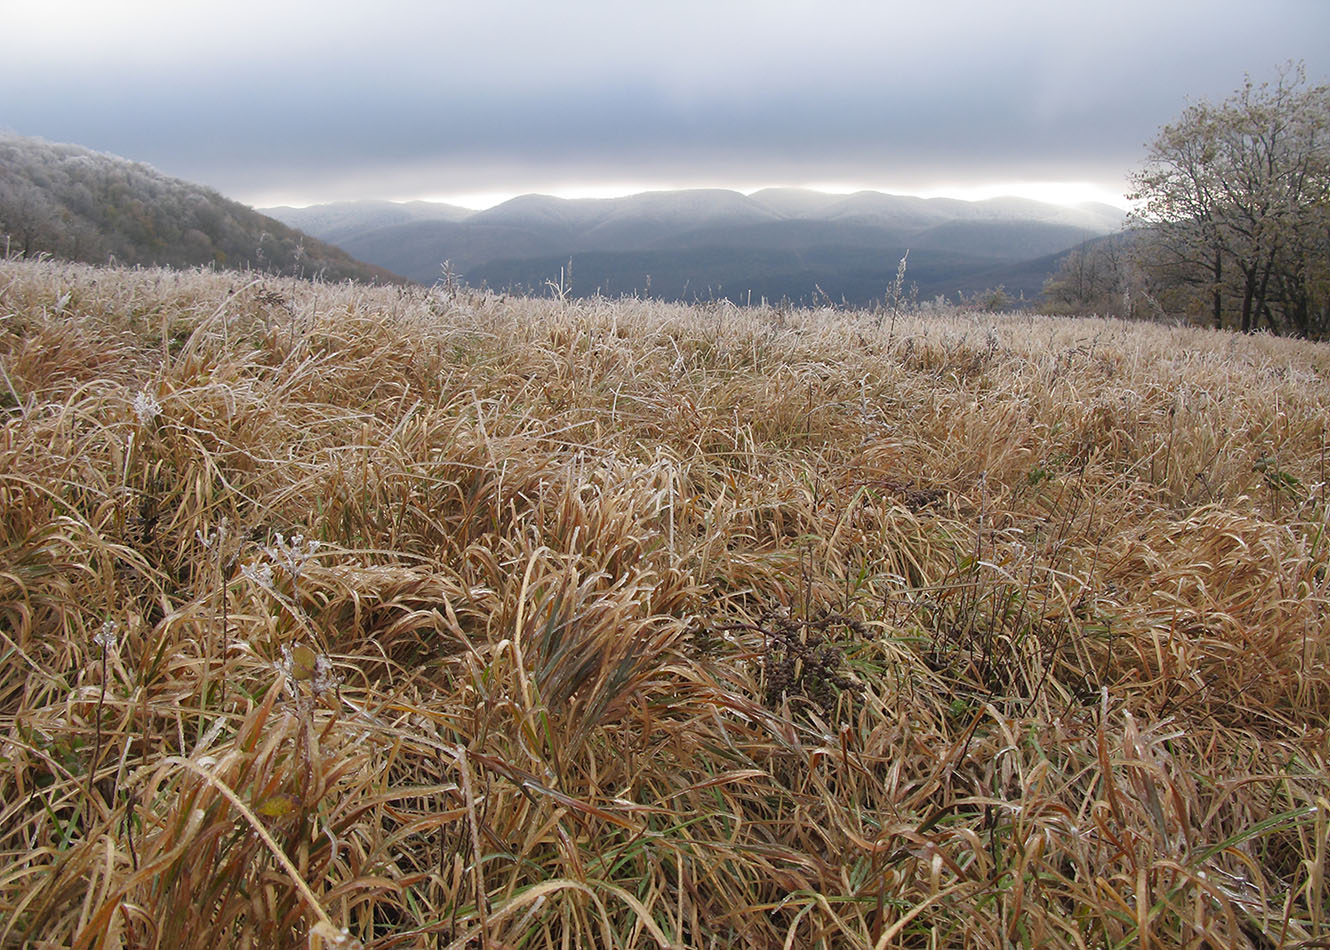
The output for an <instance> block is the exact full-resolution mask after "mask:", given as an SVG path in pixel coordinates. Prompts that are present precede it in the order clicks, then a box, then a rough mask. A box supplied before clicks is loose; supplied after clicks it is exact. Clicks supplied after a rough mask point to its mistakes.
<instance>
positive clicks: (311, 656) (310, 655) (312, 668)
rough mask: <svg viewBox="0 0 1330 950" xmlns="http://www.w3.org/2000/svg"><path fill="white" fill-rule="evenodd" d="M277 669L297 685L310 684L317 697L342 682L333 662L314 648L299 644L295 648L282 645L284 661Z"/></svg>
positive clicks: (282, 660)
mask: <svg viewBox="0 0 1330 950" xmlns="http://www.w3.org/2000/svg"><path fill="white" fill-rule="evenodd" d="M277 668H278V669H279V670H280V671H281V672H282V673H284V674H286V676H287V677H288V678H289V679H291V680H294V681H295V682H297V683H308V684H309V688H310V691H311V692H313V693H314V695H315V696H321V695H323V694H324V693H326V692H328V691H329V690H332V689H335V688H336V687H337V685H338V684H339V683H340V682H341V680H340V678H339V677H338V676H337V673H336V672H335V671H334V670H333V665H332V661H330V660H329V659H328V658H327V657H326V656H324V655H323V654H322V653H319V652H318V651H317V650H315V649H314V648H313V647H311V646H309V645H307V644H304V643H298V644H296V645H295V646H294V647H288V646H286V645H285V644H283V645H282V659H281V660H280V661H279V662H278V663H277Z"/></svg>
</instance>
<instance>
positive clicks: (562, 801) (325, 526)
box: [0, 261, 1330, 950]
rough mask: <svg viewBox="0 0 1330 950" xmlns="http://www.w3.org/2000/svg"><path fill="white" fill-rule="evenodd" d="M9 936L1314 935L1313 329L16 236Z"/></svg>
mask: <svg viewBox="0 0 1330 950" xmlns="http://www.w3.org/2000/svg"><path fill="white" fill-rule="evenodd" d="M0 367H3V376H2V377H0V424H2V425H3V432H2V433H0V512H3V517H2V518H0V946H3V947H20V946H33V947H44V946H51V947H56V946H60V947H64V946H72V947H80V948H93V947H98V948H136V947H162V948H186V947H187V948H194V947H198V948H209V950H219V948H224V947H252V948H284V947H306V946H310V947H357V946H364V947H373V948H390V947H432V948H433V947H437V948H447V947H452V948H459V950H460V948H480V947H484V948H491V950H498V948H516V947H522V948H547V947H549V948H553V947H561V948H577V947H680V948H685V947H686V948H692V947H714V948H723V947H749V948H769V947H799V948H807V947H823V948H832V947H875V948H883V947H918V948H943V947H980V948H1008V947H1068V948H1073V947H1084V948H1098V947H1114V948H1116V947H1123V948H1126V947H1131V948H1150V947H1190V948H1202V947H1205V948H1213V950H1218V948H1229V947H1234V948H1252V950H1268V948H1299V947H1303V948H1311V947H1325V946H1327V945H1330V944H1328V943H1327V941H1330V889H1328V888H1327V882H1326V870H1327V848H1328V847H1330V813H1328V812H1327V809H1330V764H1328V763H1327V757H1328V744H1327V725H1328V723H1327V716H1328V715H1330V671H1328V670H1327V666H1326V663H1327V658H1328V654H1330V624H1328V622H1327V604H1328V603H1330V538H1327V526H1328V522H1327V507H1326V488H1327V481H1328V480H1330V478H1328V475H1327V432H1326V428H1327V419H1330V382H1328V381H1327V380H1328V377H1330V346H1326V345H1314V344H1308V343H1300V342H1295V341H1289V340H1280V339H1273V338H1268V337H1241V336H1237V335H1226V334H1220V333H1215V332H1212V331H1201V330H1193V329H1185V328H1166V327H1161V326H1155V325H1133V324H1126V323H1121V322H1111V321H1101V320H1095V319H1052V318H1042V317H1031V316H1021V315H1018V316H997V315H993V314H985V313H969V314H966V313H956V314H931V315H913V316H911V315H902V316H899V317H896V318H893V317H891V316H890V315H882V314H869V313H860V314H856V313H844V312H833V311H830V310H826V311H783V310H776V309H756V308H755V309H743V310H741V309H737V308H735V307H733V306H731V305H729V304H724V303H722V304H715V305H705V306H694V307H684V306H674V305H666V304H660V303H654V302H647V301H634V300H622V301H605V300H593V301H565V300H559V299H545V300H534V299H516V298H504V297H501V296H498V295H493V294H481V293H479V292H469V291H465V290H452V289H445V288H437V289H435V290H432V291H428V292H427V291H424V290H406V289H398V288H384V289H376V288H365V287H352V286H331V285H322V284H315V283H301V282H296V281H283V280H277V279H265V278H258V277H253V276H246V275H243V274H233V273H206V272H205V273H197V272H196V273H188V274H181V273H171V272H166V271H150V270H144V271H127V270H119V271H117V270H106V269H100V270H99V269H94V268H86V267H79V266H72V265H60V264H53V263H40V262H17V261H5V262H0Z"/></svg>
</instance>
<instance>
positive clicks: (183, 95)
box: [0, 0, 1330, 207]
mask: <svg viewBox="0 0 1330 950" xmlns="http://www.w3.org/2000/svg"><path fill="white" fill-rule="evenodd" d="M0 24H3V38H0V51H3V60H4V63H5V77H4V80H3V81H2V82H0V127H4V128H9V129H11V130H13V131H16V132H19V133H22V134H25V135H36V136H41V137H43V138H46V139H49V140H52V141H57V142H74V143H78V144H80V145H86V146H88V147H91V148H95V149H98V150H101V151H108V152H114V153H116V154H119V155H124V156H126V157H128V158H133V159H135V160H138V161H144V162H147V163H149V164H151V165H153V166H155V167H156V168H158V169H160V170H161V171H163V172H165V173H167V174H170V175H175V176H179V177H182V178H187V179H190V180H192V181H197V182H202V183H204V184H207V185H210V186H212V187H214V188H216V189H218V190H219V191H221V192H222V193H224V194H226V195H228V196H230V197H233V198H237V199H239V200H241V201H244V202H246V203H249V204H253V205H258V206H265V205H274V204H310V203H316V202H324V201H334V200H343V199H353V198H388V199H394V200H402V199H410V198H431V199H438V200H447V201H453V202H457V203H461V204H467V205H470V206H472V207H482V206H485V205H488V204H492V203H494V202H496V201H498V200H501V199H502V198H505V197H509V196H511V195H515V194H521V193H525V192H531V191H538V192H544V193H551V194H561V195H566V196H576V195H608V194H625V193H629V192H634V191H641V190H646V189H650V188H674V187H694V186H717V187H728V188H737V189H739V190H743V191H751V190H753V189H756V188H760V187H763V186H767V185H780V184H784V185H806V186H814V187H822V188H824V189H827V190H833V191H851V190H855V189H857V188H875V189H878V190H883V191H891V192H896V193H912V194H925V195H932V194H954V195H957V196H960V197H983V196H987V195H990V194H996V193H1025V194H1033V195H1035V196H1043V197H1053V198H1059V197H1061V198H1069V199H1080V198H1099V199H1101V200H1110V201H1116V203H1119V204H1121V203H1123V201H1122V199H1121V195H1122V192H1123V191H1124V190H1125V187H1126V185H1125V177H1126V175H1127V173H1128V172H1129V171H1130V170H1131V168H1133V167H1134V166H1135V165H1137V164H1138V163H1139V162H1140V160H1141V158H1142V156H1143V154H1144V147H1145V143H1146V142H1147V141H1149V140H1150V139H1152V138H1153V137H1154V135H1155V133H1156V132H1157V130H1158V128H1159V127H1160V126H1161V125H1162V124H1164V123H1166V122H1168V121H1170V120H1171V119H1173V118H1174V117H1176V116H1177V115H1178V113H1180V112H1181V110H1182V109H1183V108H1184V107H1185V106H1186V104H1187V102H1188V101H1189V100H1196V99H1213V100H1219V99H1223V98H1225V97H1226V96H1227V95H1228V94H1230V93H1231V92H1232V91H1233V90H1234V89H1236V88H1237V87H1238V86H1239V85H1240V84H1241V83H1242V81H1243V76H1244V73H1250V74H1251V75H1252V76H1253V78H1255V79H1258V80H1259V79H1267V78H1272V77H1273V76H1274V75H1275V72H1276V69H1277V67H1278V66H1279V65H1280V64H1282V63H1285V62H1287V61H1289V60H1298V59H1300V60H1304V61H1305V63H1306V66H1307V71H1308V74H1309V77H1310V78H1311V79H1312V80H1313V81H1315V82H1325V81H1330V42H1328V40H1330V0H1098V2H1096V3H1093V4H1091V3H1086V2H1083V0H1048V2H1045V0H1011V2H1000V0H919V2H917V3H899V2H889V0H878V2H870V0H862V2H860V0H809V2H797V0H766V2H759V0H702V2H695V0H668V2H661V3H654V2H643V0H562V2H556V3H549V2H535V0H471V2H447V0H441V2H417V0H372V2H371V0H354V2H346V0H314V2H304V0H299V2H285V0H267V2H254V0H227V2H225V3H217V2H207V3H201V2H194V0H169V2H157V0H0Z"/></svg>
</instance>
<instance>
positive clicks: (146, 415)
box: [134, 389, 162, 426]
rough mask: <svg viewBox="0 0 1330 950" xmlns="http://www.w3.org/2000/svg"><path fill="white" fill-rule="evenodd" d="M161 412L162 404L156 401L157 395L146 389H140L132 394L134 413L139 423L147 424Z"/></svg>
mask: <svg viewBox="0 0 1330 950" xmlns="http://www.w3.org/2000/svg"><path fill="white" fill-rule="evenodd" d="M161 414H162V404H161V403H160V402H158V401H157V397H156V396H154V395H153V394H152V393H150V392H148V391H147V390H146V389H145V390H141V391H140V392H138V393H135V395H134V415H135V416H137V417H138V420H139V425H145V426H146V425H147V424H148V423H150V422H152V421H153V420H154V419H156V418H157V417H158V416H160V415H161Z"/></svg>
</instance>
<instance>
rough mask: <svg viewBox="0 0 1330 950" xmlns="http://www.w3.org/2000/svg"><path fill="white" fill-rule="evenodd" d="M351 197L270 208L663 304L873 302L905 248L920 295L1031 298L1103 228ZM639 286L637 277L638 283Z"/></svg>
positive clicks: (336, 232)
mask: <svg viewBox="0 0 1330 950" xmlns="http://www.w3.org/2000/svg"><path fill="white" fill-rule="evenodd" d="M396 207H397V208H398V209H400V210H398V211H397V212H391V211H388V210H387V209H385V207H384V205H383V203H382V202H362V203H353V204H340V205H335V206H322V207H316V208H305V209H298V210H297V209H284V208H274V209H270V210H271V212H272V213H273V214H274V215H276V216H277V217H280V218H282V220H285V221H287V222H288V223H291V224H295V225H298V226H303V227H308V228H309V229H310V230H311V232H312V233H315V234H318V235H319V236H320V237H322V238H324V239H326V240H329V241H333V242H335V243H337V244H338V245H339V246H340V247H343V248H345V249H346V250H347V251H349V252H350V253H352V254H354V255H356V256H357V257H360V258H362V259H364V260H369V261H374V262H375V263H377V264H380V265H382V266H384V267H388V268H391V269H392V270H394V271H396V272H398V273H401V274H405V275H407V276H409V277H411V278H413V279H415V280H418V281H422V282H430V281H433V280H434V279H435V278H437V277H438V275H439V271H440V266H441V264H442V262H443V261H445V260H446V261H448V262H449V263H450V264H451V266H452V267H453V268H454V269H455V270H456V271H458V272H459V273H460V274H461V275H462V277H464V278H465V279H466V280H467V281H468V282H470V283H472V284H477V285H478V284H482V283H484V284H488V285H490V286H493V287H504V288H508V287H512V288H517V289H533V288H539V287H542V286H543V285H544V284H545V282H546V281H548V280H552V279H557V278H558V277H559V273H560V270H561V269H563V268H566V266H567V264H568V261H569V258H572V259H573V270H574V272H575V273H576V275H577V278H576V280H575V281H574V284H573V292H574V293H575V294H589V293H597V292H599V293H608V294H611V295H617V294H646V293H648V290H649V293H650V295H651V296H653V297H658V298H663V299H693V298H695V297H709V296H721V297H729V298H730V299H734V300H743V299H746V298H748V297H749V296H750V295H751V296H752V297H753V298H754V299H756V298H758V297H761V296H767V297H772V298H779V297H788V298H790V299H792V300H802V301H809V300H812V299H814V298H821V297H823V295H825V296H829V297H831V298H832V299H836V300H842V299H843V300H846V301H848V302H849V303H852V304H863V303H867V302H869V301H870V300H873V299H877V298H879V297H881V295H882V293H883V290H884V288H885V287H886V286H887V285H888V284H889V283H890V282H891V281H892V279H893V278H894V277H895V274H896V266H897V263H898V262H899V260H900V258H901V256H902V255H903V254H904V253H905V251H906V249H909V250H910V251H911V254H910V273H909V275H908V276H909V281H910V283H912V284H914V285H915V286H916V287H917V289H918V292H919V294H920V295H921V296H922V297H926V298H927V297H933V296H935V295H938V294H952V295H954V294H955V293H957V292H958V291H965V292H972V291H975V290H978V289H981V288H983V287H988V286H995V285H996V284H1000V283H1005V284H1006V285H1007V288H1008V290H1009V291H1011V292H1012V293H1013V294H1016V293H1022V292H1023V293H1025V294H1027V295H1029V296H1033V295H1034V294H1036V293H1038V291H1039V289H1040V286H1041V284H1042V282H1043V279H1044V278H1045V277H1046V276H1047V274H1046V273H1043V272H1040V273H1038V274H1033V273H1032V272H1031V269H1030V268H1028V267H1023V266H1014V267H1009V266H1007V265H1021V264H1023V263H1024V262H1026V261H1028V260H1031V259H1035V258H1041V257H1045V256H1047V255H1050V254H1055V253H1057V252H1060V251H1064V250H1066V249H1068V248H1070V247H1072V246H1074V245H1076V244H1079V243H1080V242H1082V241H1084V240H1086V239H1088V238H1092V237H1096V236H1098V235H1100V234H1104V233H1107V232H1109V231H1112V230H1114V229H1115V228H1117V227H1118V226H1119V224H1120V222H1121V217H1122V213H1121V212H1120V211H1119V210H1118V209H1114V208H1109V207H1107V206H1102V205H1086V206H1083V207H1079V208H1067V207H1063V206H1059V205H1048V204H1042V203H1040V202H1035V201H1027V200H1024V199H1017V198H1001V199H993V200H990V201H974V202H972V201H956V200H952V199H942V198H932V199H925V198H915V197H908V196H901V195H884V194H880V193H877V192H859V193H857V194H853V195H827V194H822V193H819V192H813V191H806V190H800V189H792V188H782V189H767V190H765V191H759V192H756V193H754V194H752V195H743V194H740V193H738V192H735V191H726V190H722V189H695V190H691V191H673V192H647V193H644V194H639V195H631V196H628V197H624V198H608V199H578V200H568V199H561V198H554V197H550V196H548V195H523V196H521V197H518V198H514V199H512V200H510V201H507V202H505V203H503V204H501V205H498V206H496V207H493V208H490V209H488V210H485V211H479V212H475V213H472V214H470V215H467V216H459V214H458V209H456V208H452V207H449V206H446V205H438V206H435V207H436V208H437V211H435V212H434V213H432V214H431V213H429V212H427V211H426V210H425V209H424V208H423V207H422V206H421V203H415V204H414V205H412V206H406V205H400V206H396ZM648 278H650V280H649V281H648Z"/></svg>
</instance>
